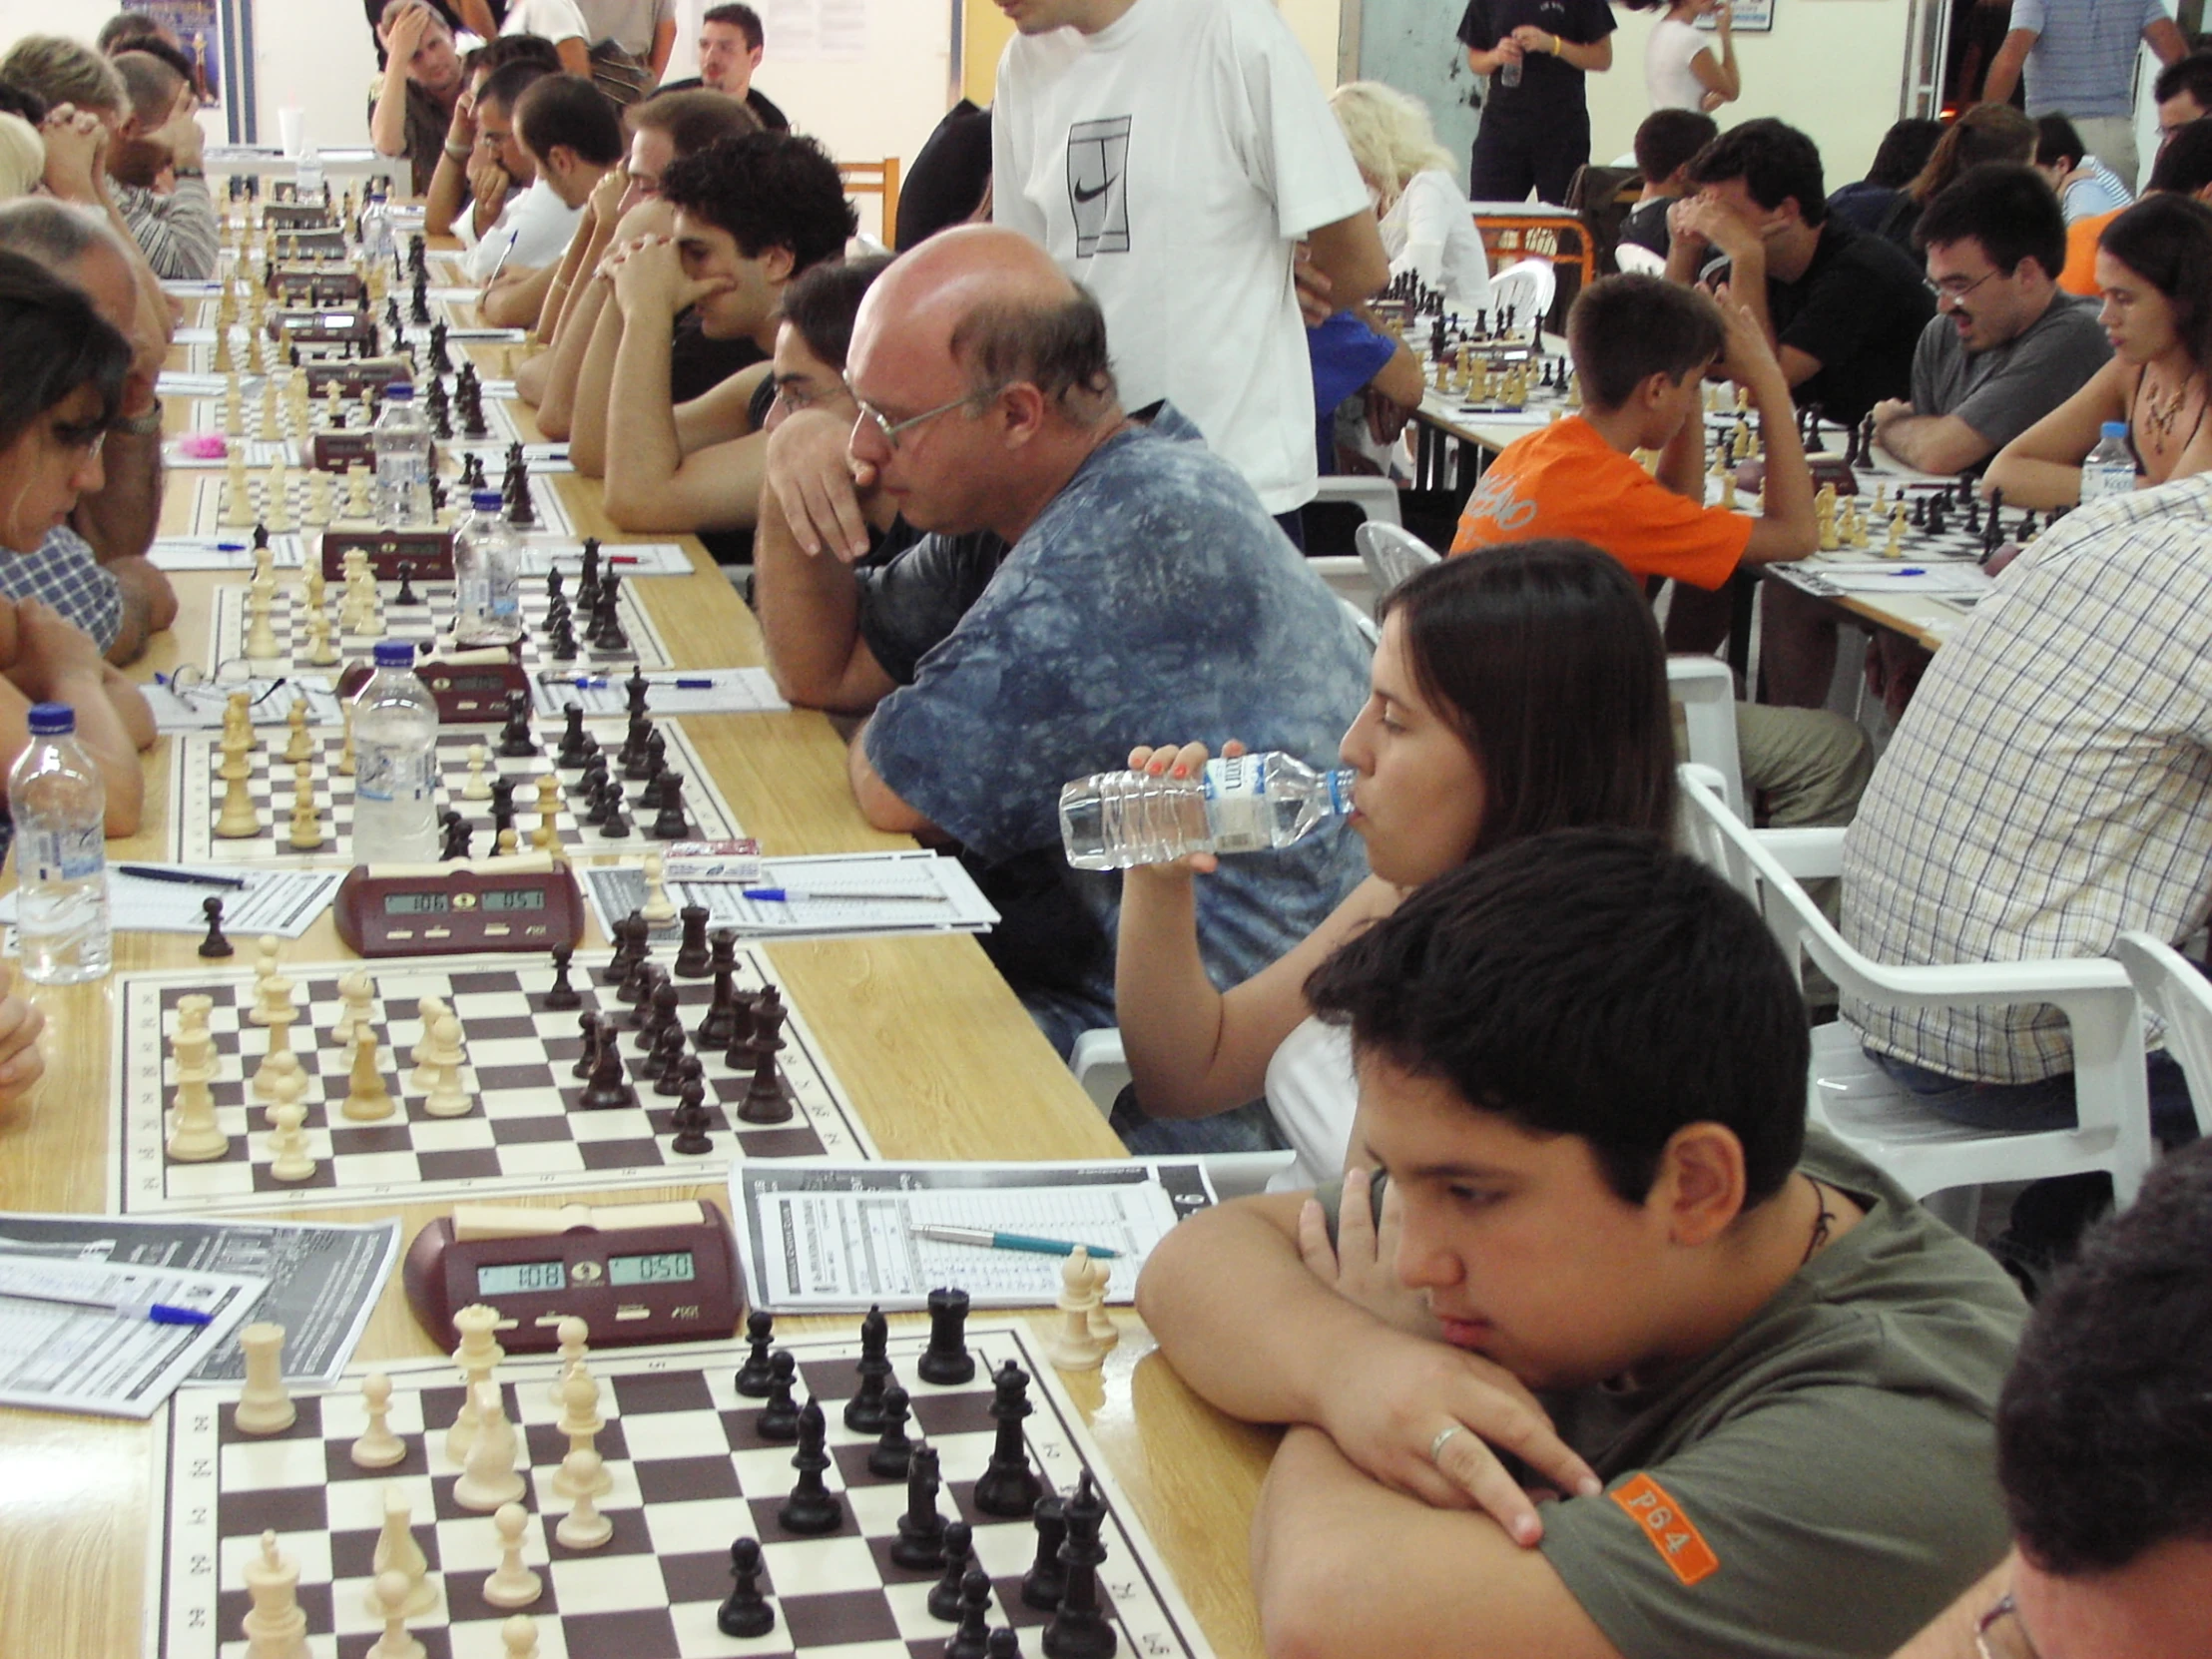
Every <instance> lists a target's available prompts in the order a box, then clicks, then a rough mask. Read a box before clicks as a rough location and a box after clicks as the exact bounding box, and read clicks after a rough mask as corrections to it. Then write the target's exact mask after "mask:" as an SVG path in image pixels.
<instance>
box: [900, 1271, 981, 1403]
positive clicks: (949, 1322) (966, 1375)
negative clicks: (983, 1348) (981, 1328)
mask: <svg viewBox="0 0 2212 1659" xmlns="http://www.w3.org/2000/svg"><path fill="white" fill-rule="evenodd" d="M967 1316H968V1294H967V1292H965V1291H961V1290H953V1289H950V1288H948V1287H946V1286H942V1285H940V1286H938V1287H937V1288H936V1289H935V1290H933V1291H931V1292H930V1293H929V1346H928V1348H926V1349H924V1350H923V1351H922V1356H921V1360H920V1363H919V1364H917V1365H916V1366H915V1367H914V1370H915V1372H916V1373H917V1374H918V1375H919V1376H920V1378H921V1380H922V1381H923V1382H924V1383H937V1384H938V1385H940V1386H943V1385H946V1384H950V1383H972V1382H973V1381H974V1380H975V1356H974V1355H972V1354H970V1353H969V1352H968V1351H967Z"/></svg>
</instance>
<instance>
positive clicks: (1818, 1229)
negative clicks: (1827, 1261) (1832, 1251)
mask: <svg viewBox="0 0 2212 1659" xmlns="http://www.w3.org/2000/svg"><path fill="white" fill-rule="evenodd" d="M1798 1173H1799V1174H1800V1175H1804V1174H1805V1172H1804V1171H1803V1170H1800V1171H1799V1172H1798ZM1805 1179H1806V1180H1807V1181H1808V1182H1809V1183H1811V1185H1812V1188H1813V1202H1814V1203H1816V1204H1818V1205H1819V1206H1820V1207H1821V1213H1820V1215H1819V1216H1818V1217H1816V1218H1815V1219H1814V1222H1813V1237H1812V1239H1811V1240H1810V1241H1809V1242H1808V1243H1807V1244H1806V1246H1805V1256H1804V1258H1803V1259H1802V1260H1801V1261H1800V1262H1799V1263H1798V1266H1799V1267H1801V1268H1802V1267H1803V1266H1805V1264H1806V1263H1807V1262H1810V1261H1811V1260H1812V1259H1813V1258H1814V1256H1815V1255H1816V1254H1817V1253H1818V1252H1819V1250H1820V1248H1821V1246H1822V1245H1824V1244H1826V1243H1828V1227H1829V1223H1831V1222H1833V1221H1834V1220H1835V1219H1836V1213H1835V1211H1833V1210H1831V1209H1830V1208H1829V1207H1828V1189H1827V1188H1826V1187H1824V1186H1822V1185H1821V1184H1820V1183H1819V1182H1818V1181H1815V1180H1813V1178H1812V1177H1811V1176H1810V1175H1806V1176H1805Z"/></svg>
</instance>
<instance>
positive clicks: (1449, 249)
mask: <svg viewBox="0 0 2212 1659" xmlns="http://www.w3.org/2000/svg"><path fill="white" fill-rule="evenodd" d="M1329 107H1330V108H1331V109H1332V110H1334V111H1336V114H1337V125H1338V126H1340V127H1342V128H1343V129H1344V135H1345V143H1346V144H1347V145H1348V146H1350V147H1351V150H1352V159H1353V161H1354V162H1355V163H1356V164H1358V166H1359V169H1360V176H1361V177H1362V178H1363V179H1365V180H1366V181H1367V185H1368V189H1369V190H1370V191H1371V192H1373V193H1374V196H1375V211H1376V215H1377V217H1378V219H1379V221H1380V228H1381V230H1382V233H1383V253H1384V254H1386V255H1387V256H1388V257H1389V261H1390V275H1391V276H1392V277H1395V276H1397V275H1398V274H1399V273H1400V272H1404V271H1414V272H1418V273H1419V274H1420V279H1421V280H1422V281H1423V282H1424V283H1426V284H1427V285H1428V286H1429V287H1432V288H1442V289H1443V290H1444V303H1445V305H1446V306H1447V307H1449V308H1450V309H1452V310H1456V311H1457V312H1458V313H1459V314H1460V315H1461V316H1465V317H1471V316H1473V315H1474V313H1475V312H1476V311H1481V310H1488V309H1489V308H1490V262H1489V257H1488V255H1486V254H1485V253H1484V252H1483V249H1482V234H1481V233H1480V232H1479V231H1477V230H1476V229H1475V228H1474V215H1473V214H1472V212H1471V211H1470V210H1469V209H1468V207H1467V199H1466V196H1465V194H1464V193H1463V192H1462V191H1461V190H1460V189H1459V181H1458V180H1457V179H1456V178H1455V177H1454V176H1453V174H1452V168H1451V156H1450V154H1449V153H1448V152H1446V151H1445V149H1444V148H1443V146H1442V145H1440V144H1438V143H1437V142H1436V134H1435V130H1434V129H1433V128H1432V127H1430V126H1429V124H1428V111H1427V110H1426V109H1424V108H1423V107H1422V106H1421V104H1420V102H1419V101H1418V100H1417V99H1413V98H1409V97H1407V96H1406V95H1405V94H1404V93H1402V92H1399V91H1398V90H1397V89H1396V88H1395V87H1386V86H1384V85H1383V83H1382V82H1380V81H1350V82H1347V83H1346V84H1345V85H1343V86H1341V87H1339V88H1338V89H1337V91H1336V93H1335V94H1334V95H1333V96H1332V97H1331V98H1330V100H1329Z"/></svg>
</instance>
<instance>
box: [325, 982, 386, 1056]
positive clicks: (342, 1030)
mask: <svg viewBox="0 0 2212 1659" xmlns="http://www.w3.org/2000/svg"><path fill="white" fill-rule="evenodd" d="M375 1000H376V991H375V987H374V986H372V985H371V984H370V983H369V978H368V975H367V974H365V973H363V972H362V971H361V970H360V969H358V968H355V969H354V970H353V971H352V972H351V973H348V974H346V975H345V976H344V977H343V978H341V979H340V980H339V981H338V1001H339V1003H340V1004H341V1006H340V1008H339V1012H338V1023H337V1028H336V1029H335V1030H334V1031H332V1032H331V1033H330V1035H331V1036H332V1037H333V1038H334V1039H336V1040H337V1041H338V1042H340V1043H342V1044H344V1045H345V1046H346V1047H348V1048H350V1047H352V1045H353V1043H354V1042H355V1041H356V1040H357V1039H358V1038H359V1037H360V1035H361V1034H363V1033H366V1032H369V1030H370V1021H371V1019H372V1017H373V1016H372V1013H371V1010H372V1008H373V1007H374V1005H375Z"/></svg>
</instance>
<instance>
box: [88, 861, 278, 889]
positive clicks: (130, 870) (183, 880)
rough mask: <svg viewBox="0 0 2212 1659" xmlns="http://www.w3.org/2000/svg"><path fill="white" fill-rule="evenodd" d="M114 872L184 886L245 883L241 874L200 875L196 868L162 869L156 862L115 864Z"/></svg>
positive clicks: (239, 885) (239, 886)
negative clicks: (172, 882)
mask: <svg viewBox="0 0 2212 1659" xmlns="http://www.w3.org/2000/svg"><path fill="white" fill-rule="evenodd" d="M115 867H116V872H117V873H118V874H121V875H135V876H137V877H138V878H139V879H140V880H142V881H174V882H176V883H177V884H178V885H179V886H184V887H238V888H243V887H244V886H245V885H246V877H245V876H243V875H202V874H201V873H199V872H198V871H197V870H190V869H163V868H161V867H160V866H159V865H158V864H117V865H116V866H115Z"/></svg>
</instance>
